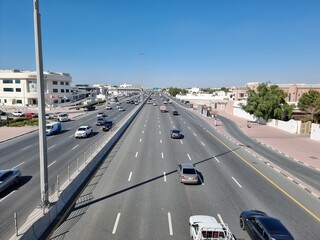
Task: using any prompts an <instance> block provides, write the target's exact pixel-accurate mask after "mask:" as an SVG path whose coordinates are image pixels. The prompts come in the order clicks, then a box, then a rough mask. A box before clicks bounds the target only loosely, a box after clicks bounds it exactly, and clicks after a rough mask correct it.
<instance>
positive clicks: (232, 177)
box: [232, 177, 242, 188]
mask: <svg viewBox="0 0 320 240" xmlns="http://www.w3.org/2000/svg"><path fill="white" fill-rule="evenodd" d="M232 179H233V181H235V183H236V184H237V185H238V186H239V187H240V188H242V186H241V185H240V183H238V181H237V180H236V179H235V178H234V177H232Z"/></svg>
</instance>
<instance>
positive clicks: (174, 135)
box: [171, 128, 183, 139]
mask: <svg viewBox="0 0 320 240" xmlns="http://www.w3.org/2000/svg"><path fill="white" fill-rule="evenodd" d="M171 138H174V139H181V138H183V134H182V133H181V131H180V130H179V129H177V128H174V129H172V130H171Z"/></svg>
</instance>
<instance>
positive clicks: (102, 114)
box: [97, 112, 107, 118]
mask: <svg viewBox="0 0 320 240" xmlns="http://www.w3.org/2000/svg"><path fill="white" fill-rule="evenodd" d="M101 117H102V118H104V117H107V115H106V114H104V113H103V112H98V114H97V118H101Z"/></svg>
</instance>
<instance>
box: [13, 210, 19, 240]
mask: <svg viewBox="0 0 320 240" xmlns="http://www.w3.org/2000/svg"><path fill="white" fill-rule="evenodd" d="M13 217H14V229H15V232H16V237H18V236H19V232H18V216H17V213H16V212H14V214H13Z"/></svg>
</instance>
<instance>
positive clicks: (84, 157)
mask: <svg viewBox="0 0 320 240" xmlns="http://www.w3.org/2000/svg"><path fill="white" fill-rule="evenodd" d="M83 159H84V163H85V164H87V161H86V152H84V153H83Z"/></svg>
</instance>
